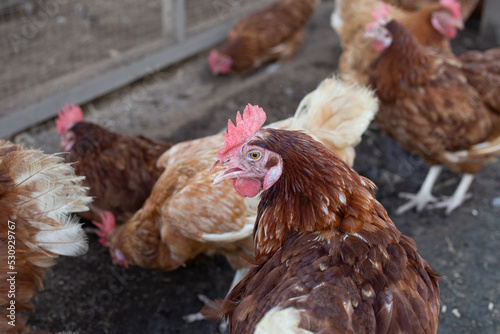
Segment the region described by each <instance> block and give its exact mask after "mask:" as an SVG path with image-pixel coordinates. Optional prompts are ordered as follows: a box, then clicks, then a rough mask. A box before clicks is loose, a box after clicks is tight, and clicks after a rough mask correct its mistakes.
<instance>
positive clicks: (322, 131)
mask: <svg viewBox="0 0 500 334" xmlns="http://www.w3.org/2000/svg"><path fill="white" fill-rule="evenodd" d="M377 110H378V99H377V98H376V97H375V94H374V92H373V91H372V90H370V89H368V88H366V87H361V86H359V85H356V84H354V85H353V84H346V83H345V82H343V81H342V80H340V79H338V78H335V77H331V78H326V79H325V80H323V81H322V82H321V83H320V84H319V86H318V88H316V90H314V91H312V92H311V93H309V94H307V95H306V96H305V97H304V98H303V99H302V101H301V102H300V104H299V107H298V108H297V111H296V112H295V116H294V119H293V121H292V124H291V128H292V129H295V130H303V131H307V132H308V133H309V134H312V135H313V137H315V138H316V139H317V140H319V141H320V142H322V143H323V144H324V145H325V146H327V147H328V148H329V149H330V150H332V151H333V152H335V153H336V154H337V155H339V156H340V157H341V158H342V159H343V160H344V161H346V162H347V163H349V164H350V165H352V163H353V162H354V149H353V147H354V146H356V145H357V144H358V143H359V142H360V141H361V136H362V135H363V133H364V132H365V130H366V129H367V127H368V126H369V125H370V122H371V121H372V120H373V117H374V116H375V114H376V112H377Z"/></svg>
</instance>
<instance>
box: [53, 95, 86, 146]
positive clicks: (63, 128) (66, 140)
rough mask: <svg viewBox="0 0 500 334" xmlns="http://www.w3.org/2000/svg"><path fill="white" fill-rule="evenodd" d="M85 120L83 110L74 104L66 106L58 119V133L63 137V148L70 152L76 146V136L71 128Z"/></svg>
mask: <svg viewBox="0 0 500 334" xmlns="http://www.w3.org/2000/svg"><path fill="white" fill-rule="evenodd" d="M82 119H83V113H82V109H81V108H80V107H79V106H75V105H74V104H71V105H65V106H64V108H63V109H62V110H61V111H60V112H59V117H57V119H56V125H57V132H59V134H60V135H61V147H62V148H63V149H64V150H65V151H66V152H69V151H70V150H71V148H72V147H73V145H74V144H75V134H74V133H73V131H71V128H72V127H73V125H75V124H76V123H78V122H80V121H81V120H82Z"/></svg>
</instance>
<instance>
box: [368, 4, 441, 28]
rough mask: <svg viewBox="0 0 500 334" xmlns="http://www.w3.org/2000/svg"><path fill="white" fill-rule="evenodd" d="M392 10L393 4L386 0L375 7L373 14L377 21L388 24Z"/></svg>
mask: <svg viewBox="0 0 500 334" xmlns="http://www.w3.org/2000/svg"><path fill="white" fill-rule="evenodd" d="M445 1H446V0H445ZM391 12H392V8H391V6H390V5H389V4H387V3H385V2H382V1H380V2H379V3H378V4H377V5H376V6H375V8H374V9H373V11H372V13H371V15H372V18H373V19H374V20H375V22H378V23H380V24H386V23H387V22H389V21H390V20H391Z"/></svg>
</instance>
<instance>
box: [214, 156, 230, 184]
mask: <svg viewBox="0 0 500 334" xmlns="http://www.w3.org/2000/svg"><path fill="white" fill-rule="evenodd" d="M226 169H227V167H226V166H224V165H223V164H222V162H220V160H217V161H216V162H215V163H214V165H213V166H212V168H210V175H213V174H215V173H218V172H220V173H219V175H217V177H216V178H215V180H214V184H217V183H220V182H222V181H223V180H225V178H224V173H222V172H221V171H224V170H226Z"/></svg>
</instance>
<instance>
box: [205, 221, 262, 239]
mask: <svg viewBox="0 0 500 334" xmlns="http://www.w3.org/2000/svg"><path fill="white" fill-rule="evenodd" d="M248 221H249V222H250V224H246V225H244V226H243V228H242V229H241V230H239V231H236V232H227V233H203V235H202V236H201V239H202V240H203V241H206V242H235V241H238V240H242V239H245V238H248V237H249V236H251V235H252V232H253V226H254V222H255V217H250V218H249V219H248Z"/></svg>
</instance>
